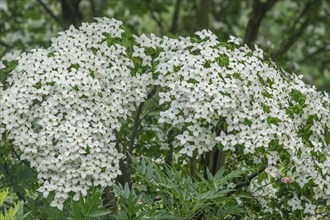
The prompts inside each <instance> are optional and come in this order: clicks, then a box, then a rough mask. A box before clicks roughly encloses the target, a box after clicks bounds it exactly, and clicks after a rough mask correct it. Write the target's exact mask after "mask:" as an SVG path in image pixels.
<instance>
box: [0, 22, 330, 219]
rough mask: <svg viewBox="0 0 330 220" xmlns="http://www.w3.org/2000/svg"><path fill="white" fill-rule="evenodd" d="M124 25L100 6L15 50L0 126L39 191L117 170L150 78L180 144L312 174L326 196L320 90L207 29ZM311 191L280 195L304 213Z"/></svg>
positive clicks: (327, 119) (91, 181) (327, 164)
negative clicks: (173, 32)
mask: <svg viewBox="0 0 330 220" xmlns="http://www.w3.org/2000/svg"><path fill="white" fill-rule="evenodd" d="M123 33H124V30H123V29H122V27H121V22H119V21H116V20H114V19H107V18H103V19H97V22H96V23H91V24H83V25H82V27H80V28H79V29H75V28H73V27H71V28H70V29H69V30H67V31H65V32H62V33H60V34H59V36H58V37H57V38H54V39H53V40H52V45H51V47H50V48H48V49H38V50H34V51H31V52H28V53H23V54H22V55H21V57H20V59H19V62H18V65H17V67H16V69H15V70H14V71H13V72H12V73H11V74H12V76H11V77H10V78H9V79H8V83H9V84H10V86H9V87H8V88H6V89H3V91H1V96H0V106H1V107H0V110H1V116H0V120H1V126H2V127H3V128H5V129H6V130H8V131H9V132H10V133H9V137H10V138H11V139H13V140H14V143H15V145H16V146H17V147H19V149H20V150H21V152H22V156H21V159H26V160H28V161H30V163H31V165H32V166H34V167H36V169H37V171H38V173H39V175H38V177H39V179H40V181H41V182H42V183H43V186H42V187H41V188H40V189H39V191H40V192H42V193H43V194H44V195H45V196H47V195H48V193H49V192H50V191H55V198H54V202H53V203H52V205H54V206H57V207H59V208H61V207H62V206H61V204H62V203H63V202H64V201H65V200H66V199H67V198H68V193H70V192H74V193H77V195H78V193H80V192H81V193H82V194H83V195H86V193H87V190H88V189H89V188H90V187H91V186H92V185H102V186H106V185H111V184H112V183H113V182H114V179H115V178H116V177H117V175H120V174H121V172H120V170H119V160H120V159H122V157H123V154H121V153H119V152H118V150H117V149H116V146H115V145H116V132H118V131H119V130H120V128H121V127H122V125H123V122H125V120H126V119H127V117H130V116H131V115H132V112H133V111H134V110H135V109H136V106H138V105H139V104H140V103H142V102H144V101H145V100H146V99H147V96H148V92H150V90H151V88H152V87H157V97H159V105H161V106H162V107H163V109H164V110H163V111H161V112H160V114H159V123H161V124H168V125H170V126H171V127H176V128H177V129H178V130H179V131H181V132H180V133H179V134H178V135H177V136H176V137H175V140H174V143H173V145H174V146H175V147H176V149H178V152H179V153H181V154H182V155H188V156H196V155H201V154H203V153H204V152H209V151H210V150H212V148H214V147H215V146H217V147H219V148H220V149H222V150H226V151H227V155H241V157H240V159H239V160H237V161H236V165H235V166H236V167H249V166H258V165H264V166H265V167H266V170H265V172H266V173H267V174H269V177H272V178H279V181H280V179H281V178H280V177H281V175H280V172H279V168H280V167H285V168H286V169H287V170H288V172H290V173H291V174H292V178H294V179H295V183H297V184H298V186H299V187H301V188H302V187H304V186H305V185H306V184H310V186H311V187H314V188H313V189H314V190H313V197H314V198H318V199H324V200H327V201H329V198H330V193H329V191H330V182H329V181H325V180H329V175H330V172H329V171H330V170H329V168H330V156H329V155H328V152H329V150H330V146H329V125H330V116H329V115H330V113H329V103H330V100H329V96H328V94H326V93H321V92H317V91H316V90H315V88H313V87H311V86H309V85H305V84H304V83H303V81H302V80H301V77H299V76H296V75H294V74H292V75H291V76H287V73H285V72H284V71H283V70H281V69H279V68H277V67H276V66H275V65H274V64H272V63H270V62H264V61H263V52H262V50H260V49H259V48H256V50H255V51H251V50H250V49H249V48H248V47H247V46H237V45H238V44H239V42H238V40H237V39H236V38H234V37H231V38H230V40H229V42H227V43H221V42H219V41H218V40H217V36H215V35H214V34H213V33H212V32H210V31H208V30H203V31H200V32H197V33H196V34H197V35H198V37H199V39H196V38H189V37H188V38H182V37H179V38H178V39H172V38H168V37H162V38H161V37H156V36H155V35H151V36H150V37H147V36H146V35H141V36H133V37H130V38H127V37H122V35H123ZM127 41H130V43H127ZM231 42H232V43H233V44H231ZM2 130H3V131H4V129H2ZM163 133H166V132H163ZM228 158H229V160H230V156H228ZM253 186H255V188H258V184H257V183H254V184H253ZM269 189H271V190H274V188H273V187H270V188H269ZM265 190H266V189H265ZM258 193H260V191H259V192H258ZM272 195H274V193H272ZM75 198H78V197H77V196H75ZM312 199H313V198H305V199H304V201H305V203H304V204H302V203H301V201H300V200H298V199H297V198H296V197H294V198H292V199H291V200H289V202H288V205H289V206H291V207H292V210H299V209H302V207H303V206H305V207H306V211H305V212H306V213H314V209H315V205H313V204H312V203H310V202H309V200H312Z"/></svg>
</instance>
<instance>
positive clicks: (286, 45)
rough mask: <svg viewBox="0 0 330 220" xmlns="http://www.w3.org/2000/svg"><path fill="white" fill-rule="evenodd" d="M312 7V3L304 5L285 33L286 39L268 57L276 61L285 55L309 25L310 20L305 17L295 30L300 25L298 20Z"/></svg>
mask: <svg viewBox="0 0 330 220" xmlns="http://www.w3.org/2000/svg"><path fill="white" fill-rule="evenodd" d="M313 5H314V4H313V3H312V1H309V2H307V3H306V5H305V7H304V9H303V10H302V12H301V13H300V14H299V15H298V17H297V18H296V19H295V21H294V22H293V25H292V26H291V28H290V30H288V31H287V33H289V35H288V37H287V38H286V39H284V40H283V41H282V42H281V44H280V46H279V49H278V50H276V51H274V52H273V53H271V55H270V56H271V57H272V58H273V59H274V60H277V59H278V58H280V57H281V56H283V54H285V53H286V52H287V51H288V50H289V49H290V48H291V47H292V45H293V44H294V43H295V42H296V41H297V39H298V37H299V36H301V35H302V33H303V32H304V31H305V29H306V28H307V26H308V25H309V24H310V19H309V17H307V18H306V19H305V20H304V21H302V22H301V25H300V27H299V28H296V26H297V24H298V23H300V20H301V19H302V18H303V17H304V16H305V15H306V14H307V12H308V11H309V10H310V9H311V8H312V6H313Z"/></svg>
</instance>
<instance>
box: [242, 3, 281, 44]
mask: <svg viewBox="0 0 330 220" xmlns="http://www.w3.org/2000/svg"><path fill="white" fill-rule="evenodd" d="M277 1H278V0H267V1H266V2H265V3H261V2H260V1H259V0H254V1H253V11H252V13H251V16H250V18H249V21H248V24H247V26H246V29H245V37H244V43H245V44H247V45H248V46H249V47H252V46H253V44H254V42H255V41H256V39H257V35H258V32H259V28H260V25H261V22H262V20H263V18H264V17H265V15H266V13H267V12H268V11H269V10H270V9H271V8H272V7H273V6H274V5H275V3H276V2H277Z"/></svg>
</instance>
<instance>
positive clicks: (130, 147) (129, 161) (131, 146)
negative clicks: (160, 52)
mask: <svg viewBox="0 0 330 220" xmlns="http://www.w3.org/2000/svg"><path fill="white" fill-rule="evenodd" d="M156 91H157V86H154V87H153V89H152V90H151V92H150V93H149V94H148V96H147V99H146V100H148V99H150V98H152V97H153V96H154V95H155V94H156ZM146 100H145V101H146ZM145 101H144V102H141V103H140V105H139V106H138V109H137V110H136V114H135V117H134V123H133V128H132V133H131V137H130V140H129V144H128V151H127V153H126V158H127V163H126V168H127V177H126V178H127V182H128V185H131V172H132V167H131V165H132V153H133V149H134V143H135V139H136V137H137V133H138V128H139V126H140V122H141V120H140V115H141V113H142V109H143V106H144V103H145Z"/></svg>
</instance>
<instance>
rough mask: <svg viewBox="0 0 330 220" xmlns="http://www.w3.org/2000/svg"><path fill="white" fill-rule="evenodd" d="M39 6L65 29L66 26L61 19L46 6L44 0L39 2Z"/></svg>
mask: <svg viewBox="0 0 330 220" xmlns="http://www.w3.org/2000/svg"><path fill="white" fill-rule="evenodd" d="M37 1H38V2H39V4H40V5H41V6H42V7H43V8H44V9H45V11H46V12H47V13H48V14H49V15H50V16H51V17H52V18H53V19H54V20H55V21H56V22H57V23H58V24H59V25H60V26H61V27H62V28H64V24H63V23H62V22H61V21H60V19H59V18H58V17H57V16H56V15H55V14H54V13H53V12H52V11H51V10H50V9H49V8H48V7H47V5H45V3H44V2H43V1H42V0H37Z"/></svg>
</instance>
